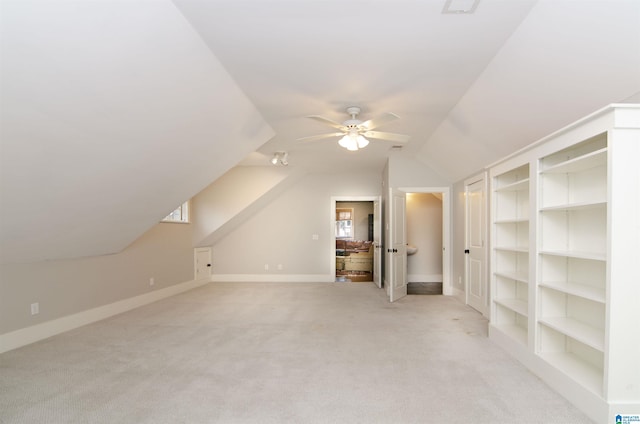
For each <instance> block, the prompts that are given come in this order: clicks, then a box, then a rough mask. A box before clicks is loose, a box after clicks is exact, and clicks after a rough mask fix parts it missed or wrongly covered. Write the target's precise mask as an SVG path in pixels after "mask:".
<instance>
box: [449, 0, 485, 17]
mask: <svg viewBox="0 0 640 424" xmlns="http://www.w3.org/2000/svg"><path fill="white" fill-rule="evenodd" d="M478 3H480V0H447V2H446V3H445V4H444V8H443V9H442V13H467V14H469V13H473V12H475V10H476V7H478Z"/></svg>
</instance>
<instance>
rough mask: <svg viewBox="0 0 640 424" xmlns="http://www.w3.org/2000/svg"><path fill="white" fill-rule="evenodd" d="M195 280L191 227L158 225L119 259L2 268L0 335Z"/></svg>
mask: <svg viewBox="0 0 640 424" xmlns="http://www.w3.org/2000/svg"><path fill="white" fill-rule="evenodd" d="M151 277H153V278H154V279H155V284H154V286H153V287H151V286H149V278H151ZM192 279H193V248H192V244H191V225H189V224H172V223H161V224H157V225H156V226H154V227H153V228H152V229H151V230H149V231H148V232H146V233H145V234H144V235H142V236H141V237H140V238H138V239H137V240H136V241H135V242H133V243H132V244H131V245H130V246H128V247H127V248H126V249H125V250H124V251H122V252H121V253H118V254H115V255H105V256H94V257H86V258H78V259H68V260H67V259H65V260H57V261H45V262H32V263H20V264H4V265H2V268H1V269H0V334H5V333H8V332H11V331H14V330H18V329H22V328H25V327H29V326H33V325H36V324H40V323H43V322H46V321H50V320H54V319H57V318H61V317H65V316H68V315H72V314H76V313H78V312H82V311H86V310H89V309H92V308H96V307H99V306H103V305H107V304H110V303H113V302H116V301H120V300H123V299H127V298H131V297H134V296H137V295H140V294H144V293H148V292H150V291H152V290H158V289H162V288H165V287H169V286H172V285H175V284H179V283H183V282H186V281H189V280H192ZM35 302H38V303H40V313H39V314H38V315H33V316H32V315H31V310H30V305H31V304H32V303H35Z"/></svg>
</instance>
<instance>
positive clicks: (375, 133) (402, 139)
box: [362, 131, 411, 143]
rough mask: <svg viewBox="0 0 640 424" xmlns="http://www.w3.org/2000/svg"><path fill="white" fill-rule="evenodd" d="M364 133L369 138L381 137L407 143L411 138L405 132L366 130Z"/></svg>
mask: <svg viewBox="0 0 640 424" xmlns="http://www.w3.org/2000/svg"><path fill="white" fill-rule="evenodd" d="M362 135H364V136H365V137H369V138H379V139H382V140H389V141H395V142H396V143H406V142H407V141H409V139H410V138H411V137H410V136H408V135H404V134H394V133H389V132H382V131H365V132H364V133H363V134H362Z"/></svg>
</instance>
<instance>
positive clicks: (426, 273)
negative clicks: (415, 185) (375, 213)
mask: <svg viewBox="0 0 640 424" xmlns="http://www.w3.org/2000/svg"><path fill="white" fill-rule="evenodd" d="M405 215H406V233H407V239H406V242H407V294H442V283H443V269H444V265H443V247H444V244H443V241H444V239H443V203H442V193H407V195H406V207H405Z"/></svg>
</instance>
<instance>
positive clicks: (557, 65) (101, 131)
mask: <svg viewBox="0 0 640 424" xmlns="http://www.w3.org/2000/svg"><path fill="white" fill-rule="evenodd" d="M444 4H445V0H322V1H318V0H296V1H294V0H270V1H263V0H174V1H173V2H170V1H169V0H154V1H143V0H132V1H127V2H122V1H116V0H102V1H93V2H85V1H80V0H77V1H74V0H65V1H63V0H35V1H34V0H4V1H2V2H1V3H0V7H1V8H2V28H1V30H2V34H1V35H2V61H1V62H2V64H1V66H2V74H1V82H2V87H1V88H2V93H1V94H2V99H1V101H2V112H1V113H2V128H1V131H2V133H1V136H2V151H1V154H2V158H1V161H2V162H1V166H2V168H1V171H0V172H1V177H2V180H1V182H0V184H1V196H2V197H1V201H2V205H1V208H2V209H1V210H2V219H1V221H2V222H1V224H0V225H1V226H0V229H1V238H0V242H1V243H2V249H3V250H2V254H3V260H9V261H15V260H20V261H24V260H39V259H54V258H61V257H75V256H88V255H96V254H105V253H112V252H116V251H119V250H121V249H123V248H124V247H125V246H126V245H128V244H129V243H130V242H131V241H133V240H134V239H135V238H136V237H138V236H139V235H140V234H142V233H143V232H144V231H145V230H146V229H148V228H150V227H151V226H152V225H154V224H155V223H156V222H157V221H158V220H159V219H161V218H162V217H163V216H164V215H166V214H167V213H168V212H170V211H171V210H172V209H173V208H174V207H175V206H177V205H178V204H180V203H181V202H183V201H184V200H186V199H188V198H190V197H192V196H194V195H195V194H196V193H198V192H199V191H200V190H202V189H203V188H205V187H206V186H208V185H209V184H210V183H212V182H213V181H214V180H216V179H217V178H218V177H219V176H221V175H223V174H224V173H225V172H226V171H228V170H229V169H230V168H232V167H233V166H234V165H236V164H241V165H245V166H265V165H267V166H268V159H269V158H270V156H271V154H272V153H273V152H275V151H288V152H289V163H290V165H289V167H290V169H292V170H293V169H294V168H295V167H300V168H303V169H304V170H305V171H306V172H313V171H322V172H328V171H331V170H340V171H345V170H354V171H358V170H362V171H367V172H379V173H382V170H383V168H384V165H385V163H386V162H387V159H388V157H390V155H392V154H394V153H392V151H391V149H390V148H391V145H392V144H393V143H387V142H378V141H373V142H372V143H371V144H370V145H369V147H367V148H366V149H365V150H363V151H359V152H356V153H353V152H347V151H345V150H344V149H342V148H340V147H338V146H337V138H336V139H326V140H324V141H321V142H316V143H308V144H302V143H299V142H297V141H296V139H297V138H299V137H304V136H309V135H315V134H320V133H324V132H330V131H331V129H330V128H328V127H325V126H323V125H321V124H320V123H318V122H314V121H312V120H310V119H308V118H306V116H307V115H323V116H326V117H327V118H330V119H333V120H335V121H339V122H341V121H343V120H345V119H347V115H346V113H345V109H346V107H348V106H352V105H356V106H360V107H361V108H362V115H361V118H362V119H363V120H366V119H369V118H375V117H377V116H380V115H381V114H382V113H385V112H394V113H396V114H398V115H399V116H400V117H401V119H399V120H397V121H395V122H392V123H390V124H388V125H386V126H384V127H381V128H379V129H380V130H382V131H389V132H397V133H404V134H408V135H410V136H411V140H410V142H409V143H408V145H406V146H405V147H404V148H403V151H402V155H406V156H408V157H412V158H413V160H419V161H420V162H421V163H423V164H424V166H425V167H427V168H429V169H428V172H426V174H429V175H436V176H437V177H438V180H439V181H447V182H449V183H453V182H455V181H458V180H460V179H461V178H464V177H466V176H468V175H470V174H471V173H473V172H476V171H478V170H479V169H481V168H482V167H483V166H485V165H487V164H488V163H490V162H492V161H494V160H497V159H499V158H500V157H502V156H504V155H505V154H508V153H510V152H512V151H514V150H517V149H518V148H520V147H522V146H524V145H526V144H528V143H531V142H533V141H535V140H536V139H537V138H539V137H541V136H543V135H546V134H548V133H550V132H552V131H554V130H556V129H558V128H559V127H560V126H562V125H565V124H568V123H570V122H572V121H573V120H575V119H577V118H579V117H581V116H583V115H585V114H588V113H590V112H592V111H594V110H596V109H599V108H601V107H603V106H605V105H606V104H608V103H612V102H619V101H622V100H625V99H632V100H633V99H635V100H640V95H638V94H636V93H638V92H640V1H637V0H540V1H534V0H480V2H479V5H478V7H477V9H476V10H475V12H474V13H473V14H444V13H442V10H443V6H444ZM634 96H635V97H634ZM271 128H272V129H273V130H272V129H271ZM252 152H253V153H252ZM250 153H251V154H250Z"/></svg>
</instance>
